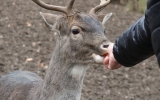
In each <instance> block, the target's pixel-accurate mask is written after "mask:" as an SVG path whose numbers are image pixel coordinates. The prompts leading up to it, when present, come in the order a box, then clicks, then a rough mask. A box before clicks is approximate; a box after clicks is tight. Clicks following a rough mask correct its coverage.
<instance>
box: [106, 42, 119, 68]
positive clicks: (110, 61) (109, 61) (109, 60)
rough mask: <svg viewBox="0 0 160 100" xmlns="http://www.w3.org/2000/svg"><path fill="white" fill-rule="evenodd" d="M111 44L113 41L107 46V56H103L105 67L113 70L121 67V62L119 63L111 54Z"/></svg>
mask: <svg viewBox="0 0 160 100" xmlns="http://www.w3.org/2000/svg"><path fill="white" fill-rule="evenodd" d="M113 46H114V43H112V44H110V45H109V46H108V49H107V51H108V56H106V57H105V59H104V62H103V63H104V65H105V67H106V68H108V69H110V70H114V69H118V68H120V67H121V64H119V63H118V62H117V61H116V59H115V58H114V55H113Z"/></svg>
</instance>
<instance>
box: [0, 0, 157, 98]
mask: <svg viewBox="0 0 160 100" xmlns="http://www.w3.org/2000/svg"><path fill="white" fill-rule="evenodd" d="M44 1H45V2H46V3H52V4H57V5H66V4H65V3H66V2H68V1H69V0H44ZM91 1H92V2H91ZM98 3H99V0H79V1H78V0H77V1H76V2H75V5H74V9H75V10H77V11H86V12H87V11H89V10H90V9H91V8H92V7H94V6H95V5H97V4H98ZM39 12H51V11H47V10H44V9H43V8H40V7H38V6H37V5H35V4H34V3H33V2H32V1H31V0H1V2H0V76H2V75H5V74H7V73H9V72H11V71H13V70H28V71H32V72H35V73H37V74H39V75H40V76H42V77H44V75H45V72H46V69H47V67H48V64H49V61H50V58H51V54H52V51H53V49H54V38H53V33H52V32H50V31H48V29H47V28H45V25H44V23H43V21H42V18H41V17H40V15H39ZM109 12H113V17H112V18H111V19H110V20H109V21H108V22H107V24H106V30H107V34H106V36H107V37H108V38H109V39H110V40H111V41H112V42H114V40H115V39H116V38H117V37H118V36H119V35H120V34H121V33H122V32H123V31H124V30H125V29H127V28H128V27H129V26H130V25H131V24H132V23H134V22H135V21H136V20H138V19H139V18H140V17H141V16H143V14H139V13H135V12H127V11H126V10H125V8H124V7H122V6H120V5H117V4H115V3H111V4H110V5H109V6H108V7H107V8H106V9H105V10H103V12H101V13H109ZM52 13H56V12H52ZM82 100H160V70H159V68H158V65H157V61H156V59H155V57H154V56H153V57H151V58H149V59H147V60H145V61H143V62H142V63H140V64H138V65H136V66H134V67H132V68H125V67H122V68H120V69H118V70H115V71H110V70H107V69H104V68H103V67H102V66H94V67H91V68H90V69H89V70H88V71H87V73H86V77H85V80H84V85H83V90H82Z"/></svg>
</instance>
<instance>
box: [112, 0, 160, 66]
mask: <svg viewBox="0 0 160 100" xmlns="http://www.w3.org/2000/svg"><path fill="white" fill-rule="evenodd" d="M113 54H114V57H115V59H116V60H117V61H118V62H119V63H120V64H122V65H124V66H126V67H130V66H134V65H136V64H138V63H139V62H141V61H143V60H145V59H147V58H148V57H150V56H152V55H154V54H156V56H157V59H158V62H159V64H160V1H159V0H148V2H147V10H146V13H145V16H143V17H142V18H141V19H139V20H138V21H137V22H136V23H135V24H133V25H132V26H131V27H130V28H129V29H127V30H126V31H125V32H124V33H123V34H122V35H121V36H120V37H119V38H117V39H116V41H115V45H114V48H113Z"/></svg>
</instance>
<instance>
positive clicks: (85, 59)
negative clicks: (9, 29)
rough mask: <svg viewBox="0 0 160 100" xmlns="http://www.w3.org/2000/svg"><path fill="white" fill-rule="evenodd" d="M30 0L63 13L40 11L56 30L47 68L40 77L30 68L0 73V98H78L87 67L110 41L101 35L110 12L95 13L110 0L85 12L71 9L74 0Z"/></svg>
mask: <svg viewBox="0 0 160 100" xmlns="http://www.w3.org/2000/svg"><path fill="white" fill-rule="evenodd" d="M33 2H34V3H35V4H37V5H39V6H40V7H42V8H45V9H47V10H52V11H58V12H61V13H63V14H59V15H56V14H52V13H42V12H40V15H41V16H42V19H43V20H44V22H45V24H46V26H47V27H48V28H49V29H50V30H51V31H52V32H56V33H57V36H55V39H56V44H55V47H54V50H53V54H52V57H51V60H50V63H49V67H48V69H47V71H46V75H45V77H44V80H43V79H42V78H41V77H40V76H38V75H37V74H36V73H33V72H30V71H13V72H11V73H9V74H7V75H4V76H2V77H1V78H0V100H80V99H81V90H82V85H83V80H84V76H85V73H86V71H87V69H88V68H89V67H90V66H91V65H94V64H97V65H103V60H104V56H107V47H108V46H109V44H110V43H111V42H110V41H109V40H108V39H107V37H106V36H105V35H104V34H105V29H104V23H105V22H106V21H107V20H108V19H109V18H110V17H111V15H112V14H111V13H109V14H106V15H97V14H96V13H97V12H99V11H101V10H102V9H104V8H105V7H106V6H107V5H108V4H109V3H110V0H107V1H106V0H101V1H100V4H99V5H97V6H96V7H94V8H92V9H91V10H90V11H89V13H84V12H75V11H73V10H72V8H73V4H74V2H75V0H70V2H69V4H68V5H67V6H66V7H63V6H56V5H50V4H47V3H45V2H43V1H41V0H33ZM100 16H101V17H100ZM102 16H103V17H102Z"/></svg>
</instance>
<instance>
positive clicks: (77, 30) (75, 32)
mask: <svg viewBox="0 0 160 100" xmlns="http://www.w3.org/2000/svg"><path fill="white" fill-rule="evenodd" d="M79 32H80V31H79V29H72V33H73V34H74V35H76V34H79Z"/></svg>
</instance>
